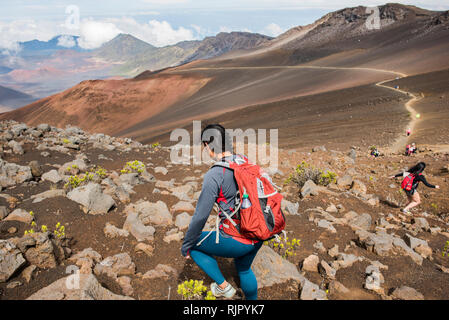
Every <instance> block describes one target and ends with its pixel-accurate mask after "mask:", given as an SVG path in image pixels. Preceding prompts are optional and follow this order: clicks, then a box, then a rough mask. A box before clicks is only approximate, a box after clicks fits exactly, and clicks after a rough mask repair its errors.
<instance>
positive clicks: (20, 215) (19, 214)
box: [4, 209, 34, 224]
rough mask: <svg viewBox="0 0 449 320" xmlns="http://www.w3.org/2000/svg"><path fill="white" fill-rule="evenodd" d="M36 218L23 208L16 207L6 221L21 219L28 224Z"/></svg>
mask: <svg viewBox="0 0 449 320" xmlns="http://www.w3.org/2000/svg"><path fill="white" fill-rule="evenodd" d="M33 220H34V217H33V216H32V215H31V214H30V213H29V212H28V211H25V210H23V209H16V210H14V211H13V212H11V213H10V214H9V215H8V216H7V217H6V218H5V219H4V221H20V222H23V223H26V224H30V223H31V222H32V221H33Z"/></svg>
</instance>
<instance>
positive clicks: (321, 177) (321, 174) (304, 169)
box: [286, 161, 337, 188]
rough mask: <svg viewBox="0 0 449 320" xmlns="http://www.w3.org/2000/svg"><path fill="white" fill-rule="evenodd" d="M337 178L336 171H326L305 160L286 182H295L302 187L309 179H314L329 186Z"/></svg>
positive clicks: (317, 182)
mask: <svg viewBox="0 0 449 320" xmlns="http://www.w3.org/2000/svg"><path fill="white" fill-rule="evenodd" d="M336 178H337V174H336V173H335V172H333V171H330V170H326V171H324V170H322V169H319V168H316V167H314V166H313V165H311V164H308V163H307V162H305V161H303V162H301V164H299V165H298V166H297V167H296V169H295V172H294V173H292V174H291V175H290V177H289V178H288V179H287V180H286V182H287V183H288V182H294V183H295V184H297V185H298V186H299V187H300V188H302V186H304V184H305V183H306V182H307V181H308V180H312V181H313V182H314V183H315V184H317V185H322V186H327V185H329V184H331V183H334V182H335V181H336Z"/></svg>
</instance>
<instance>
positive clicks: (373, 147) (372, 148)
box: [370, 146, 380, 158]
mask: <svg viewBox="0 0 449 320" xmlns="http://www.w3.org/2000/svg"><path fill="white" fill-rule="evenodd" d="M370 155H372V156H373V157H374V158H377V157H378V156H380V152H379V150H377V148H376V147H375V146H372V147H371V153H370Z"/></svg>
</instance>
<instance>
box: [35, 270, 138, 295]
mask: <svg viewBox="0 0 449 320" xmlns="http://www.w3.org/2000/svg"><path fill="white" fill-rule="evenodd" d="M77 279H79V281H76V280H77ZM27 300H133V299H132V298H129V297H126V296H121V295H117V294H114V293H112V292H111V291H109V290H107V289H105V288H104V287H102V286H101V284H100V283H99V282H98V280H97V279H96V277H95V276H94V275H92V274H79V278H78V277H76V275H70V276H67V277H65V278H62V279H59V280H57V281H55V282H53V283H52V284H51V285H49V286H47V287H45V288H43V289H41V290H39V291H37V292H36V293H34V294H32V295H31V296H29V297H28V298H27Z"/></svg>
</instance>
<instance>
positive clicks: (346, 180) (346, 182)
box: [337, 175, 353, 189]
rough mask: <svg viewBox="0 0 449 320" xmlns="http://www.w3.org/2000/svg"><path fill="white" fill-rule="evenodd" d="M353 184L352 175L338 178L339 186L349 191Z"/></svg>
mask: <svg viewBox="0 0 449 320" xmlns="http://www.w3.org/2000/svg"><path fill="white" fill-rule="evenodd" d="M352 182H353V181H352V177H351V176H350V175H344V176H343V177H338V179H337V186H338V187H340V188H346V189H349V188H350V187H351V186H352Z"/></svg>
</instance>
